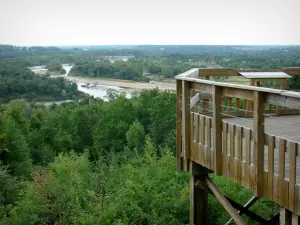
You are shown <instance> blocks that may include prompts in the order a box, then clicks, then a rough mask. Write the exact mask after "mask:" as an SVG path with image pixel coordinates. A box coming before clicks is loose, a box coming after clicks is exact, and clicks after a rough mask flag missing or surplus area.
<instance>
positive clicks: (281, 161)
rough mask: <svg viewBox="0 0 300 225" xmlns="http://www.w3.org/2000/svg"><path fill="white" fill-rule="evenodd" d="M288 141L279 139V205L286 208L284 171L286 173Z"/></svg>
mask: <svg viewBox="0 0 300 225" xmlns="http://www.w3.org/2000/svg"><path fill="white" fill-rule="evenodd" d="M285 145H286V140H285V139H282V138H280V139H279V164H278V194H279V195H278V196H279V199H278V203H279V204H280V205H281V206H284V202H285V199H284V191H286V190H284V171H285V151H286V148H285Z"/></svg>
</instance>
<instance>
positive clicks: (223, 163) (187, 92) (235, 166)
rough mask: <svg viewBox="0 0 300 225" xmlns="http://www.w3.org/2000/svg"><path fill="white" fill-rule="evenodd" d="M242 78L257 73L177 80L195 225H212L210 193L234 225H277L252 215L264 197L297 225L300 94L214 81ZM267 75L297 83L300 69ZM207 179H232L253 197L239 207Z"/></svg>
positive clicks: (180, 146) (202, 72)
mask: <svg viewBox="0 0 300 225" xmlns="http://www.w3.org/2000/svg"><path fill="white" fill-rule="evenodd" d="M244 72H259V71H257V70H232V69H191V70H189V71H187V72H185V73H183V74H180V75H178V76H177V77H176V82H177V166H178V168H180V169H181V170H184V171H187V172H189V173H190V193H191V196H190V197H191V203H190V223H191V224H201V225H205V224H208V220H207V218H208V216H207V212H208V209H207V196H208V193H212V194H213V195H215V196H216V197H217V199H218V200H219V201H220V203H221V204H222V205H223V206H224V208H225V209H226V210H227V212H228V213H229V214H230V215H231V217H232V220H234V222H235V223H236V224H246V223H245V222H244V221H243V219H242V218H241V216H240V214H241V213H243V214H246V215H248V216H250V217H252V218H254V219H255V220H257V221H258V222H260V223H261V224H273V222H272V221H267V220H264V219H263V218H261V217H259V216H257V215H255V214H254V213H252V212H251V211H250V210H249V209H248V208H249V207H250V205H252V204H253V203H254V202H255V200H256V199H257V198H258V197H263V196H264V197H266V198H268V199H270V200H272V201H273V202H275V203H277V204H278V205H279V206H280V207H281V210H280V224H285V225H287V224H288V225H290V224H293V225H296V224H297V225H298V224H300V222H299V216H300V153H299V152H298V149H299V144H300V93H298V92H294V91H287V90H282V89H271V88H263V87H257V86H249V85H238V84H232V83H225V82H217V81H213V80H211V77H221V76H241V74H243V73H244ZM263 72H280V73H282V72H284V73H285V74H288V75H291V76H293V75H300V68H285V69H282V70H269V71H263ZM264 81H268V79H266V78H265V80H264ZM280 82H282V83H283V84H286V80H283V79H280ZM281 88H285V86H284V87H281ZM279 109H280V110H279ZM209 173H214V174H215V175H217V176H225V177H228V178H229V179H231V180H233V181H234V182H236V183H238V184H240V185H242V186H243V187H245V188H247V189H249V190H251V191H253V193H254V195H255V196H254V197H253V198H252V199H251V200H250V201H249V202H248V203H247V204H246V205H245V206H241V205H239V204H237V203H236V202H234V201H232V200H231V199H229V198H227V197H226V196H224V195H223V194H222V192H221V191H220V190H219V189H218V187H217V186H216V185H215V184H214V183H213V182H212V180H211V179H210V178H209V176H208V174H209ZM238 211H239V212H238Z"/></svg>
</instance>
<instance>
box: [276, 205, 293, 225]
mask: <svg viewBox="0 0 300 225" xmlns="http://www.w3.org/2000/svg"><path fill="white" fill-rule="evenodd" d="M291 216H292V214H291V212H290V211H288V210H286V209H285V208H280V215H279V220H280V225H290V224H291V223H292V217H291Z"/></svg>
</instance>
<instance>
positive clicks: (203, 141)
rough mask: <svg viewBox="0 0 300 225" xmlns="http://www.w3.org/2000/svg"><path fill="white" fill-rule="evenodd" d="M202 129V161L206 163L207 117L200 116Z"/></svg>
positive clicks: (203, 163)
mask: <svg viewBox="0 0 300 225" xmlns="http://www.w3.org/2000/svg"><path fill="white" fill-rule="evenodd" d="M200 130H201V139H200V142H201V163H202V165H206V157H205V156H206V154H205V152H206V151H205V118H204V116H200Z"/></svg>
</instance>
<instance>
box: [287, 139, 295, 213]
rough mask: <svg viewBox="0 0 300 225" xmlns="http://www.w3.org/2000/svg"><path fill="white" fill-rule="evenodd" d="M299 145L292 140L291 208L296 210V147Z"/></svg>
mask: <svg viewBox="0 0 300 225" xmlns="http://www.w3.org/2000/svg"><path fill="white" fill-rule="evenodd" d="M296 147H297V145H296V143H294V142H290V174H289V209H290V210H291V211H293V212H294V210H295V184H296V168H297V166H296V162H297V161H296V151H297V149H296Z"/></svg>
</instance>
